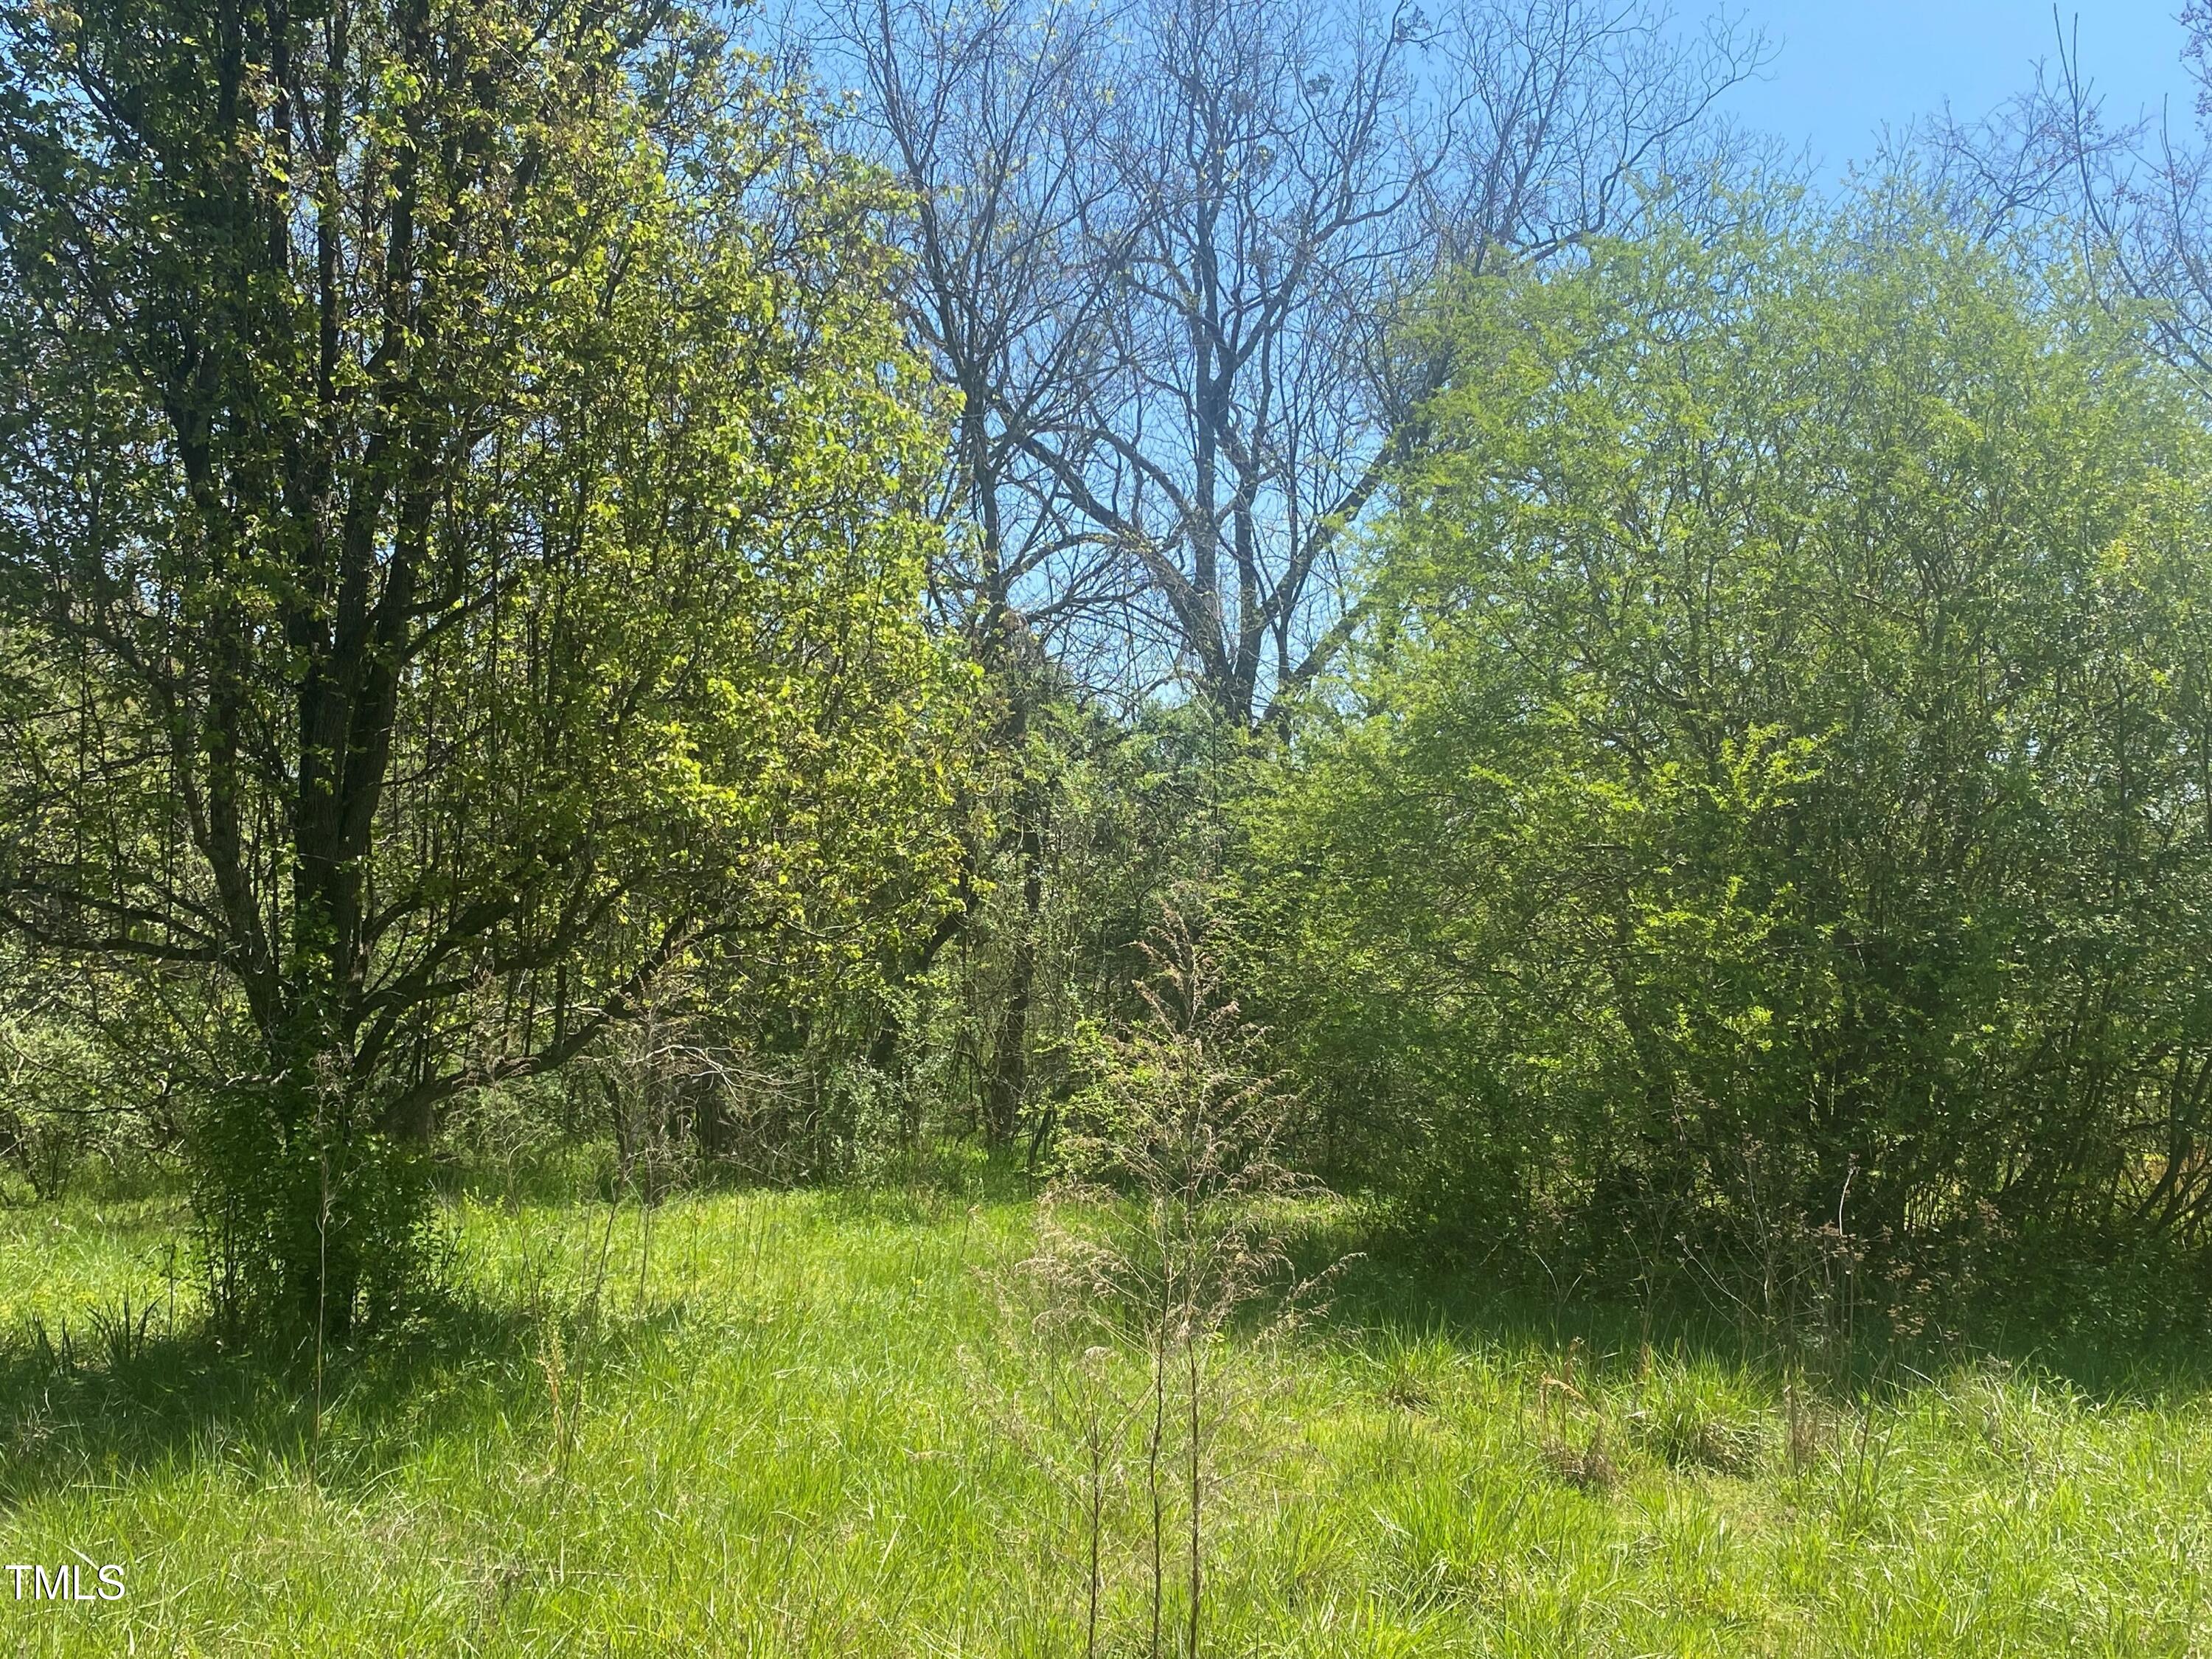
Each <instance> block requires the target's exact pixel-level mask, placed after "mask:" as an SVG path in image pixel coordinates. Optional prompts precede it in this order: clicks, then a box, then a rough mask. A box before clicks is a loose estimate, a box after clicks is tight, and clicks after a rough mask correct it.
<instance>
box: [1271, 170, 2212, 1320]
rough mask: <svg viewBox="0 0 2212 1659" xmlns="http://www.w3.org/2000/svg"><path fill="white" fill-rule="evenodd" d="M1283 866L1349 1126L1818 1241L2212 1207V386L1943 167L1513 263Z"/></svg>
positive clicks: (2086, 1228)
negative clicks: (2008, 251) (2211, 507)
mask: <svg viewBox="0 0 2212 1659" xmlns="http://www.w3.org/2000/svg"><path fill="white" fill-rule="evenodd" d="M1428 326H1429V327H1430V328H1431V329H1432V330H1433V331H1434V336H1435V339H1434V343H1437V344H1438V345H1439V347H1440V349H1449V351H1450V352H1451V353H1452V355H1453V356H1454V358H1455V362H1457V364H1458V365H1459V367H1458V369H1457V372H1456V374H1455V380H1454V383H1453V385H1452V386H1450V388H1449V390H1447V391H1446V392H1444V393H1443V395H1442V396H1440V397H1439V398H1437V401H1436V403H1435V404H1434V406H1433V408H1432V410H1431V434H1432V440H1433V445H1432V452H1431V455H1430V456H1429V457H1428V459H1426V460H1425V462H1424V463H1423V464H1422V465H1420V466H1419V467H1418V468H1417V469H1416V470H1415V471H1413V473H1412V474H1411V476H1410V477H1408V478H1407V482H1406V489H1405V494H1406V500H1405V502H1404V506H1403V508H1402V510H1401V513H1399V515H1398V517H1397V519H1396V520H1395V523H1394V526H1392V528H1391V530H1390V532H1389V536H1388V538H1386V544H1385V547H1384V549H1383V555H1382V560H1381V565H1380V574H1379V580H1378V589H1377V592H1376V598H1375V602H1374V604H1375V611H1376V617H1377V620H1376V623H1375V624H1374V625H1373V628H1372V629H1371V632H1370V637H1369V638H1368V639H1367V641H1365V645H1364V653H1363V654H1362V656H1361V659H1360V661H1359V664H1358V668H1357V670H1356V671H1355V672H1354V673H1353V675H1352V678H1351V681H1350V684H1349V685H1348V687H1347V688H1346V691H1345V693H1344V696H1343V699H1342V701H1341V702H1340V704H1339V705H1337V706H1336V707H1334V708H1328V709H1323V710H1320V711H1317V712H1316V720H1315V725H1314V726H1313V728H1312V729H1311V730H1310V732H1308V733H1307V734H1306V735H1305V736H1304V738H1302V739H1301V740H1300V741H1299V742H1297V744H1295V745H1293V747H1292V750H1291V757H1290V758H1289V760H1288V761H1287V762H1286V763H1285V765H1284V766H1283V767H1282V768H1281V769H1280V770H1279V775H1278V778H1277V781H1276V785H1275V787H1273V789H1272V790H1271V791H1269V792H1267V793H1265V795H1264V797H1263V799H1261V801H1260V802H1259V803H1258V804H1257V805H1255V807H1254V809H1253V811H1252V814H1251V817H1250V822H1249V829H1250V833H1251V838H1252V839H1251V843H1250V849H1249V870H1250V872H1251V874H1250V876H1249V881H1248V883H1247V886H1248V894H1247V898H1246V914H1247V918H1248V924H1249V927H1248V931H1249V933H1250V935H1251V938H1252V941H1253V949H1252V953H1251V958H1250V974H1251V975H1252V977H1253V979H1254V980H1255V982H1256V983H1258V984H1260V985H1261V986H1263V987H1264V995H1263V996H1261V997H1260V998H1259V999H1258V1003H1259V1007H1260V1012H1262V1013H1263V1014H1264V1016H1265V1017H1266V1018H1269V1019H1271V1020H1273V1021H1274V1022H1276V1023H1278V1024H1282V1025H1284V1026H1285V1027H1286V1028H1287V1029H1288V1030H1290V1031H1291V1034H1292V1037H1293V1040H1294V1042H1295V1045H1296V1047H1295V1052H1296V1056H1297V1063H1298V1065H1299V1066H1300V1067H1301V1068H1302V1069H1303V1070H1304V1072H1305V1073H1307V1075H1309V1076H1310V1078H1311V1079H1314V1081H1315V1083H1316V1085H1317V1088H1316V1095H1317V1103H1319V1104H1320V1105H1321V1106H1322V1109H1323V1110H1324V1111H1325V1112H1326V1113H1327V1115H1328V1133H1329V1136H1330V1144H1331V1146H1332V1149H1333V1151H1334V1156H1335V1158H1336V1159H1337V1160H1338V1162H1339V1164H1340V1166H1341V1167H1344V1168H1346V1169H1347V1170H1353V1171H1356V1172H1357V1174H1358V1178H1360V1179H1363V1180H1364V1182H1368V1183H1370V1184H1372V1185H1374V1186H1376V1187H1377V1188H1383V1189H1385V1190H1388V1191H1390V1192H1393V1193H1395V1194H1399V1195H1401V1197H1402V1198H1404V1199H1406V1200H1407V1201H1408V1203H1409V1204H1410V1205H1411V1206H1413V1211H1414V1212H1415V1213H1418V1214H1422V1215H1425V1216H1426V1217H1427V1218H1431V1219H1434V1220H1437V1221H1442V1222H1445V1223H1448V1224H1449V1225H1454V1226H1468V1225H1472V1226H1474V1227H1477V1228H1487V1229H1492V1230H1497V1231H1504V1230H1507V1229H1513V1228H1517V1227H1520V1226H1522V1225H1534V1226H1535V1227H1536V1228H1538V1229H1539V1230H1540V1231H1543V1232H1545V1233H1547V1234H1548V1235H1551V1236H1554V1237H1559V1236H1564V1237H1565V1239H1566V1240H1568V1241H1569V1242H1571V1243H1576V1244H1577V1245H1578V1246H1580V1247H1581V1248H1582V1249H1583V1250H1584V1251H1585V1252H1589V1253H1597V1254H1602V1255H1611V1256H1612V1257H1613V1259H1614V1260H1616V1261H1620V1262H1622V1263H1625V1264H1627V1265H1630V1266H1632V1267H1638V1268H1644V1267H1649V1266H1650V1264H1651V1263H1652V1262H1653V1261H1656V1260H1657V1259H1659V1258H1661V1257H1667V1258H1670V1259H1671V1258H1674V1257H1677V1256H1679V1255H1680V1254H1681V1252H1682V1249H1683V1247H1685V1246H1687V1247H1688V1249H1690V1250H1691V1251H1692V1252H1694V1253H1698V1254H1699V1255H1701V1257H1702V1258H1703V1259H1704V1260H1705V1261H1707V1262H1708V1265H1713V1264H1716V1263H1717V1262H1723V1261H1724V1262H1727V1263H1729V1264H1730V1265H1732V1266H1733V1267H1739V1268H1742V1269H1746V1270H1747V1271H1748V1273H1749V1274H1750V1276H1751V1278H1752V1279H1753V1282H1755V1283H1756V1282H1763V1283H1765V1285H1767V1286H1768V1287H1769V1288H1770V1290H1771V1289H1772V1287H1773V1286H1775V1285H1777V1284H1778V1283H1781V1282H1787V1283H1791V1284H1795V1283H1799V1282H1810V1280H1811V1279H1814V1278H1817V1277H1818V1272H1817V1269H1818V1267H1819V1263H1820V1261H1821V1260H1822V1258H1823V1256H1824V1254H1825V1253H1826V1252H1828V1251H1829V1250H1830V1249H1831V1248H1832V1246H1830V1245H1824V1244H1823V1243H1821V1237H1822V1233H1823V1230H1827V1231H1828V1233H1829V1235H1830V1237H1832V1236H1833V1234H1834V1233H1836V1232H1841V1233H1844V1234H1848V1235H1849V1236H1850V1237H1851V1238H1853V1239H1854V1240H1856V1241H1858V1242H1859V1243H1863V1244H1867V1245H1870V1246H1871V1247H1872V1248H1873V1249H1874V1250H1875V1254H1876V1255H1877V1256H1879V1257H1882V1258H1884V1259H1886V1260H1887V1261H1905V1260H1909V1261H1911V1262H1913V1263H1915V1264H1917V1267H1916V1268H1915V1271H1920V1270H1923V1269H1924V1270H1927V1271H1929V1272H1935V1271H1939V1270H1940V1271H1943V1272H1947V1273H1948V1272H1959V1271H1963V1270H1964V1269H1965V1267H1966V1266H1967V1265H1969V1264H1970V1262H1971V1261H1972V1260H1973V1259H1975V1258H1977V1257H1978V1256H1979V1255H1984V1254H1986V1253H1987V1251H1988V1250H1989V1249H1991V1248H1992V1247H1995V1246H1997V1245H2000V1244H2003V1245H2006V1246H2007V1247H2008V1248H2010V1249H2014V1250H2015V1251H2017V1250H2018V1249H2019V1248H2021V1247H2022V1246H2030V1245H2032V1246H2034V1247H2036V1248H2043V1247H2045V1246H2046V1245H2050V1244H2055V1243H2058V1242H2059V1241H2062V1240H2063V1241H2065V1248H2066V1249H2068V1250H2069V1252H2073V1253H2075V1254H2082V1253H2087V1252H2090V1251H2092V1250H2093V1249H2095V1248H2097V1246H2096V1245H2095V1244H2093V1243H2092V1241H2098V1240H2109V1239H2110V1238H2111V1237H2112V1236H2113V1235H2115V1234H2117V1233H2120V1232H2124V1231H2148V1232H2149V1233H2152V1234H2154V1235H2157V1236H2160V1237H2170V1238H2172V1239H2175V1240H2178V1241H2180V1242H2183V1243H2191V1244H2194V1243H2203V1242H2205V1241H2206V1240H2207V1239H2208V1238H2212V1157H2208V1152H2212V1146H2208V1135H2209V1134H2212V1116H2208V1108H2212V978H2208V974H2207V969H2206V963H2208V962H2212V789H2208V787H2207V783H2208V779H2212V774H2208V772H2207V770H2206V769H2207V767H2208V765H2212V653H2209V652H2208V647H2212V633H2208V629H2212V562H2208V560H2207V558H2206V556H2205V555H2206V549H2207V545H2208V531H2212V518H2208V514H2207V505H2208V501H2207V486H2208V483H2212V471H2208V464H2209V463H2212V450H2208V447H2207V441H2206V436H2205V432H2204V427H2203V412H2202V410H2200V409H2199V408H2198V407H2197V405H2196V404H2195V403H2194V402H2193V401H2192V400H2191V398H2189V397H2188V396H2187V395H2186V394H2185V392H2184V390H2183V388H2182V386H2180V384H2179V382H2178V381H2177V380H2176V379H2175V378H2174V377H2173V376H2172V374H2169V373H2167V372H2166V371H2165V370H2163V369H2162V368H2160V366H2159V365H2158V364H2157V362H2155V361H2154V359H2153V358H2151V357H2150V356H2149V355H2148V353H2147V352H2146V351H2145V350H2144V349H2143V347H2142V339H2141V337H2140V333H2139V331H2137V330H2136V328H2135V327H2134V326H2133V325H2132V322H2131V320H2130V319H2129V318H2128V317H2126V316H2124V315H2123V316H2118V317H2115V316H2113V315H2112V314H2110V313H2107V312H2106V310H2105V309H2103V308H2101V307H2100V306H2098V305H2097V304H2095V303H2093V301H2092V300H2091V299H2090V298H2089V297H2088V296H2087V291H2086V289H2085V286H2084V284H2083V283H2082V282H2081V279H2080V276H2079V274H2078V273H2076V272H2074V271H2070V270H2056V271H2051V272H2047V273H2040V274H2037V275H2035V276H2031V275H2030V274H2028V273H2025V272H2023V271H2021V270H2018V269H2017V268H2015V267H2014V266H2012V265H2010V264H2008V262H2007V260H2006V258H2004V256H2003V254H2002V252H2001V251H1996V250H1991V249H1989V248H1984V247H1980V246H1974V245H1972V244H1970V243H1968V242H1967V241H1966V240H1963V239H1961V238H1960V237H1959V236H1958V235H1956V234H1954V233H1953V232H1951V231H1950V230H1948V229H1947V228H1944V227H1943V226H1942V224H1941V223H1940V222H1936V220H1935V219H1934V218H1932V217H1931V216H1928V215H1926V214H1923V212H1921V211H1920V210H1918V209H1917V207H1916V206H1915V205H1914V204H1911V202H1909V201H1904V202H1900V201H1895V200H1879V199H1878V200H1873V201H1869V202H1868V203H1865V204H1862V205H1861V206H1860V207H1859V208H1857V209H1856V210H1853V211H1852V212H1851V213H1850V214H1848V215H1846V216H1844V217H1843V218H1842V219H1840V220H1838V221H1837V222H1833V223H1831V224H1826V225H1820V226H1817V227H1814V228H1796V229H1790V228H1784V229H1770V228H1755V227H1754V228H1745V229H1742V230H1741V231H1739V232H1737V233H1735V234H1733V235H1732V236H1729V237H1727V238H1722V239H1718V240H1697V239H1693V238H1692V237H1690V236H1688V235H1687V234H1662V235H1658V236H1656V237H1654V238H1653V239H1650V240H1648V241H1645V242H1642V243H1639V244H1637V245H1635V246H1602V247H1599V248H1596V249H1594V250H1593V251H1592V252H1591V256H1590V258H1589V265H1588V268H1587V269H1585V270H1581V271H1578V272H1577V273H1575V274H1573V275H1571V276H1559V277H1556V278H1553V279H1551V280H1546V281H1529V280H1527V279H1524V278H1504V279H1496V280H1486V281H1475V282H1468V283H1464V284H1462V286H1460V287H1458V288H1457V289H1454V290H1452V291H1451V292H1449V294H1448V295H1447V296H1446V297H1445V299H1444V300H1443V302H1442V303H1441V304H1440V306H1439V307H1438V309H1437V314H1436V316H1435V317H1434V318H1433V319H1431V323H1430V324H1429V325H1428Z"/></svg>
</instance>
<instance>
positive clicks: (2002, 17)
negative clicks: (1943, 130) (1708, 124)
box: [1676, 0, 2196, 180]
mask: <svg viewBox="0 0 2212 1659" xmlns="http://www.w3.org/2000/svg"><path fill="white" fill-rule="evenodd" d="M2180 9H2181V0H2106V3H2102V4H2099V5H2094V6H2088V5H2062V15H2063V18H2064V20H2065V22H2066V26H2067V27H2068V29H2069V32H2071V31H2072V30H2073V29H2074V28H2075V22H2076V20H2077V19H2078V22H2079V39H2080V41H2081V61H2082V66H2083V68H2084V70H2086V71H2087V74H2088V76H2089V78H2090V79H2091V80H2092V81H2093V82H2094V83H2095V87H2096V89H2097V90H2099V91H2100V92H2102V93H2103V94H2104V95H2105V97H2106V111H2107V113H2108V114H2111V115H2114V116H2121V115H2126V116H2132V115H2133V114H2134V113H2135V112H2136V111H2137V110H2139V109H2148V111H2150V112H2153V113H2155V112H2157V110H2158V108H2159V106H2160V100H2161V99H2166V100H2170V109H2171V114H2172V121H2173V124H2174V125H2175V126H2176V127H2177V128H2187V127H2189V126H2191V125H2193V123H2194V120H2195V111H2194V101H2195V95H2196V94H2195V87H2194V83H2193V82H2191V80H2190V78H2189V76H2188V75H2187V73H2186V71H2185V70H2184V69H2183V67H2182V64H2181V47H2182V43H2183V39H2184V36H2183V32H2182V28H2181V26H2180V24H2179V22H2178V21H2175V19H2176V14H2177V13H2178V12H2179V10H2180ZM1726 11H1727V15H1729V16H1732V17H1733V16H1738V15H1741V16H1744V17H1746V18H1747V21H1750V22H1752V23H1753V24H1755V25H1756V26H1758V27H1759V28H1761V29H1763V30H1764V31H1765V33H1766V34H1767V36H1768V37H1769V39H1770V40H1772V41H1774V42H1776V43H1777V44H1778V46H1779V48H1780V51H1779V54H1778V57H1777V58H1776V59H1775V62H1774V64H1773V65H1772V67H1771V69H1770V70H1768V72H1767V73H1768V78H1767V79H1766V80H1765V81H1764V82H1757V83H1754V84H1752V85H1748V86H1746V87H1742V88H1738V89H1737V90H1736V91H1735V93H1734V94H1732V95H1731V97H1730V99H1729V108H1731V109H1733V110H1734V111H1735V113H1736V114H1737V115H1738V116H1740V117H1741V118H1742V119H1743V120H1744V121H1746V122H1747V123H1748V124H1749V125H1753V126H1756V127H1759V128H1762V129H1765V131H1771V132H1775V133H1778V134H1780V135H1781V136H1782V137H1784V138H1786V139H1787V140H1789V141H1790V143H1791V144H1792V145H1793V146H1795V145H1797V144H1801V143H1802V144H1809V145H1810V146H1811V148H1812V150H1813V152H1814V155H1816V156H1817V157H1818V158H1819V159H1820V165H1819V166H1818V167H1816V169H1815V177H1818V178H1821V179H1831V180H1832V179H1835V178H1836V177H1837V176H1838V175H1839V174H1840V173H1842V171H1843V169H1844V166H1845V164H1847V163H1848V162H1850V161H1853V160H1855V159H1859V158H1863V156H1865V155H1867V154H1868V152H1869V150H1870V149H1872V148H1873V142H1874V137H1873V136H1874V134H1875V131H1876V130H1877V129H1878V128H1879V127H1880V126H1881V124H1882V123H1883V122H1884V121H1888V122H1890V123H1892V124H1893V125H1902V124H1904V123H1905V122H1907V121H1909V120H1911V118H1914V117H1915V116H1917V115H1919V114H1922V113H1923V112H1928V111H1931V110H1934V109H1936V108H1940V107H1941V106H1942V104H1943V102H1944V100H1946V99H1948V100H1949V101H1950V104H1951V107H1952V109H1953V110H1954V112H1956V113H1958V114H1960V115H1961V116H1973V115H1979V114H1983V113H1984V112H1987V111H1988V110H1990V109H1991V108H1993V107H1994V106H1996V105H1997V104H1999V103H2001V102H2002V101H2003V100H2004V99H2005V98H2006V97H2007V96H2008V94H2011V93H2013V92H2015V91H2016V90H2018V89H2020V88H2022V87H2024V86H2026V85H2027V83H2028V82H2029V81H2030V79H2031V77H2032V76H2033V70H2034V64H2035V62H2036V60H2037V59H2039V58H2042V59H2045V60H2049V61H2051V62H2052V63H2053V64H2055V62H2056V58H2057V51H2056V48H2057V31H2056V29H2055V28H2054V27H2053V24H2052V21H2051V5H2050V3H2049V0H1923V3H1919V4H1914V3H1911V0H1731V3H1729V4H1728V5H1727V7H1726ZM1703 12H1704V8H1702V7H1700V6H1699V5H1697V4H1696V3H1694V0H1680V4H1679V9H1678V11H1677V14H1676V15H1677V16H1678V17H1680V19H1681V20H1682V21H1685V22H1690V21H1695V20H1696V19H1697V18H1698V17H1699V16H1700V15H1703Z"/></svg>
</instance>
